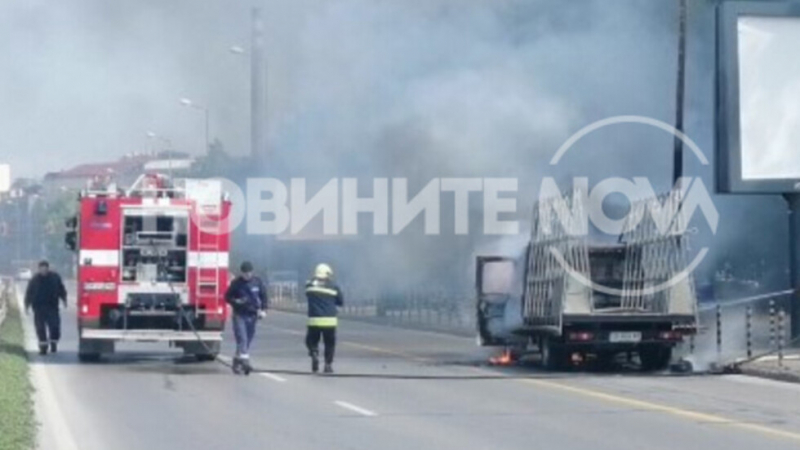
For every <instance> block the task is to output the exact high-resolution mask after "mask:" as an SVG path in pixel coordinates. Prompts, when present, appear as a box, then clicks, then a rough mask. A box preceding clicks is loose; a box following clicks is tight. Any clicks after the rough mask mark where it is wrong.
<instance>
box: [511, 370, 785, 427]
mask: <svg viewBox="0 0 800 450" xmlns="http://www.w3.org/2000/svg"><path fill="white" fill-rule="evenodd" d="M519 381H522V382H524V383H528V384H533V385H536V386H541V387H545V388H550V389H557V390H561V391H565V392H570V393H573V394H578V395H582V396H584V397H591V398H594V399H597V400H602V401H605V402H607V403H616V404H619V405H625V406H630V407H634V408H639V409H645V410H650V411H656V412H661V413H665V414H670V415H673V416H677V417H682V418H684V419H691V420H696V421H700V422H707V423H715V424H720V425H730V426H733V427H736V428H742V429H745V430H750V431H756V432H759V433H763V434H767V435H771V436H777V437H782V438H786V439H790V440H793V441H800V434H799V433H793V432H791V431H785V430H780V429H777V428H771V427H767V426H763V425H758V424H753V423H746V422H741V421H738V420H734V419H729V418H727V417H722V416H717V415H713V414H706V413H701V412H697V411H692V410H689V409H683V408H678V407H673V406H667V405H662V404H659V403H652V402H648V401H644V400H637V399H634V398H628V397H623V396H620V395H614V394H609V393H605V392H601V391H596V390H594V389H586V388H580V387H576V386H570V385H567V384H563V383H556V382H553V381H546V380H532V379H526V380H519Z"/></svg>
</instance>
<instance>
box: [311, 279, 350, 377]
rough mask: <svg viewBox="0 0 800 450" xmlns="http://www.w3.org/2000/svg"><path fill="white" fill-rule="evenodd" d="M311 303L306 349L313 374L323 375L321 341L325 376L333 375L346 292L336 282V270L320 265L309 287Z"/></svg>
mask: <svg viewBox="0 0 800 450" xmlns="http://www.w3.org/2000/svg"><path fill="white" fill-rule="evenodd" d="M306 299H307V300H308V329H307V331H306V347H307V348H308V355H309V356H310V357H311V371H312V372H318V371H319V341H320V338H322V340H323V341H324V342H325V373H333V357H334V354H335V353H336V327H337V326H338V318H337V313H338V307H339V306H342V305H343V304H344V299H343V297H342V291H341V290H340V289H339V286H337V285H336V284H335V283H334V282H333V270H332V269H331V268H330V266H328V265H327V264H320V265H318V266H317V268H316V269H315V270H314V277H313V278H312V279H311V280H309V281H308V283H306Z"/></svg>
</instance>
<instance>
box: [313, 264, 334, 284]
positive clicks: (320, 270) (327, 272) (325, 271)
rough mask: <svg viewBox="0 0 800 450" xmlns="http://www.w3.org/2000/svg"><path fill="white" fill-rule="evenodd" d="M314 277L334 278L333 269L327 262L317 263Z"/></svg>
mask: <svg viewBox="0 0 800 450" xmlns="http://www.w3.org/2000/svg"><path fill="white" fill-rule="evenodd" d="M314 277H315V278H319V279H322V280H327V279H329V278H333V269H331V266H329V265H327V264H317V267H316V268H315V269H314Z"/></svg>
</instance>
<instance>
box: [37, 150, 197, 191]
mask: <svg viewBox="0 0 800 450" xmlns="http://www.w3.org/2000/svg"><path fill="white" fill-rule="evenodd" d="M193 164H194V159H192V158H190V157H189V155H188V154H186V153H179V152H162V153H134V154H130V155H126V156H124V157H122V158H120V159H119V160H117V161H113V162H106V163H91V164H80V165H77V166H75V167H73V168H71V169H67V170H62V171H60V172H50V173H48V174H47V175H45V177H44V182H43V185H44V189H45V193H46V195H48V194H52V193H54V192H58V191H63V190H73V189H75V190H77V189H83V188H86V187H87V186H89V185H90V184H91V183H92V182H93V181H96V180H102V181H106V182H114V183H116V184H117V185H118V186H120V187H127V186H129V185H131V184H132V183H133V182H134V181H136V178H138V177H139V175H141V174H142V173H145V172H151V171H153V172H155V171H157V172H169V171H170V168H171V170H173V171H175V172H176V173H179V172H181V171H186V170H188V169H189V168H191V167H192V165H193Z"/></svg>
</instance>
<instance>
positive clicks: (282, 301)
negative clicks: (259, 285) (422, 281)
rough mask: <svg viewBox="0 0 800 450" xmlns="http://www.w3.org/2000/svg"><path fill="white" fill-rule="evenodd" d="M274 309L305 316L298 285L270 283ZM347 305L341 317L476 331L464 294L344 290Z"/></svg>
mask: <svg viewBox="0 0 800 450" xmlns="http://www.w3.org/2000/svg"><path fill="white" fill-rule="evenodd" d="M269 289H270V299H271V303H272V307H273V308H275V309H278V310H282V311H288V312H295V313H305V312H306V308H307V306H306V299H305V295H304V294H303V292H302V290H301V289H300V287H299V286H298V285H297V284H296V283H280V282H279V283H271V284H270V287H269ZM343 290H344V296H345V305H344V306H343V307H341V308H340V309H339V315H340V317H345V318H350V319H362V320H368V321H371V322H378V323H383V324H387V325H396V326H408V327H410V328H419V327H422V328H426V329H432V330H440V331H455V332H461V333H464V332H470V333H471V332H472V331H473V330H475V320H474V314H473V313H474V311H473V303H472V302H473V300H472V299H471V298H470V297H469V296H468V295H465V294H458V293H454V292H447V291H443V290H440V289H433V288H430V289H426V288H418V289H410V290H407V291H405V292H400V293H393V294H391V295H389V294H383V295H382V294H380V293H376V292H368V291H366V290H364V291H353V290H349V291H348V289H347V287H344V288H343Z"/></svg>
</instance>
